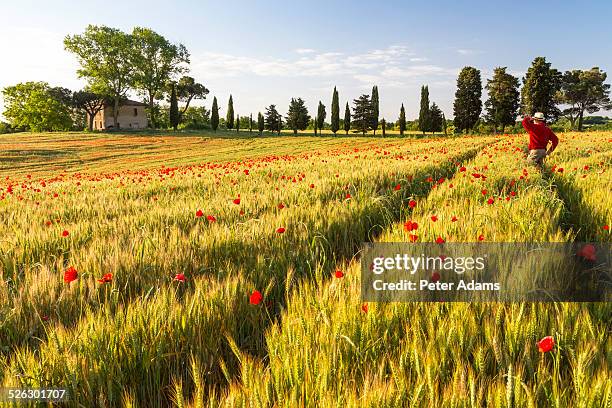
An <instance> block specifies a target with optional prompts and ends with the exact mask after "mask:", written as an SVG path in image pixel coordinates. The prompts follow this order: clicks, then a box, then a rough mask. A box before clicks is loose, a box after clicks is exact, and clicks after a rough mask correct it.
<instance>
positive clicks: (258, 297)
mask: <svg viewBox="0 0 612 408" xmlns="http://www.w3.org/2000/svg"><path fill="white" fill-rule="evenodd" d="M262 300H263V295H262V294H261V292H260V291H258V290H254V291H253V293H251V296H250V297H249V303H250V304H252V305H258V304H260V303H261V301H262Z"/></svg>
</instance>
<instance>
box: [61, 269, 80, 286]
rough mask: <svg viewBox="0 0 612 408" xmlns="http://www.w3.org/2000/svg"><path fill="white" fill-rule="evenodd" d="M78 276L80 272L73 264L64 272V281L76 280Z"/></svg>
mask: <svg viewBox="0 0 612 408" xmlns="http://www.w3.org/2000/svg"><path fill="white" fill-rule="evenodd" d="M78 277H79V273H78V272H77V270H76V269H74V267H72V266H71V267H69V268H68V269H66V271H65V272H64V282H66V283H70V282H72V281H75V280H77V278H78Z"/></svg>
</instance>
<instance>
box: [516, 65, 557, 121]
mask: <svg viewBox="0 0 612 408" xmlns="http://www.w3.org/2000/svg"><path fill="white" fill-rule="evenodd" d="M561 83H562V75H561V73H560V72H559V71H557V70H556V69H554V68H551V64H550V62H546V58H544V57H536V58H535V59H534V60H533V62H532V64H531V67H529V69H528V70H527V74H526V75H525V77H524V78H523V88H522V89H521V110H522V111H523V113H524V114H529V115H532V114H534V113H535V112H542V113H544V117H545V118H546V120H547V121H550V122H554V121H555V120H557V118H558V117H559V116H560V115H561V111H560V110H559V108H557V99H556V98H557V96H558V95H557V94H558V92H559V91H560V90H561Z"/></svg>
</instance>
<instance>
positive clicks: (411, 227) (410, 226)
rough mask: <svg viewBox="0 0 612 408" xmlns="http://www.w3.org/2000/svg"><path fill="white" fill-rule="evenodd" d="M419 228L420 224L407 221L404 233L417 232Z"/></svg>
mask: <svg viewBox="0 0 612 408" xmlns="http://www.w3.org/2000/svg"><path fill="white" fill-rule="evenodd" d="M418 228H419V224H417V223H416V222H412V221H406V222H405V223H404V231H415V230H417V229H418Z"/></svg>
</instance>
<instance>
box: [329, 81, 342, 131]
mask: <svg viewBox="0 0 612 408" xmlns="http://www.w3.org/2000/svg"><path fill="white" fill-rule="evenodd" d="M338 129H340V106H339V102H338V91H337V90H336V87H335V86H334V94H333V96H332V105H331V131H332V132H334V135H335V134H336V132H337V131H338Z"/></svg>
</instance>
